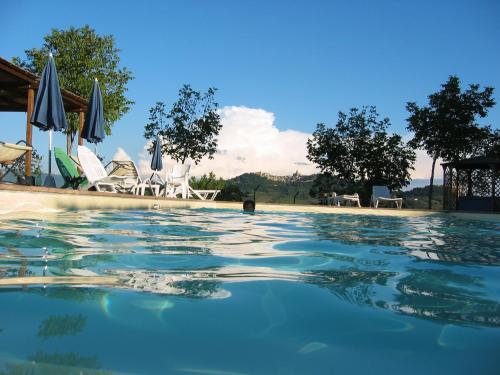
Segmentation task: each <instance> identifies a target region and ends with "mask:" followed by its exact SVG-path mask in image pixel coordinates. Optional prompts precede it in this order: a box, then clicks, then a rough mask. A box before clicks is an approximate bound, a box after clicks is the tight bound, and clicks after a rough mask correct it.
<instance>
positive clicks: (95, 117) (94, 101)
mask: <svg viewBox="0 0 500 375" xmlns="http://www.w3.org/2000/svg"><path fill="white" fill-rule="evenodd" d="M104 137H106V133H105V132H104V105H103V101H102V95H101V88H100V87H99V82H97V78H96V79H95V81H94V87H93V88H92V93H91V94H90V98H89V104H88V106H87V116H85V123H84V124H83V129H82V138H83V139H85V140H87V142H90V143H94V144H95V145H97V143H99V142H102V141H103V140H104ZM96 149H97V146H96Z"/></svg>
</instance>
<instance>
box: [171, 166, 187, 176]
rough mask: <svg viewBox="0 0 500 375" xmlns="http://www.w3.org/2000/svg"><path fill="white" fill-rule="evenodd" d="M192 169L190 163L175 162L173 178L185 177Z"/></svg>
mask: <svg viewBox="0 0 500 375" xmlns="http://www.w3.org/2000/svg"><path fill="white" fill-rule="evenodd" d="M189 169H191V165H190V164H175V165H174V167H173V168H172V178H184V177H185V176H186V174H188V173H189Z"/></svg>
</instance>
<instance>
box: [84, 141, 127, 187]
mask: <svg viewBox="0 0 500 375" xmlns="http://www.w3.org/2000/svg"><path fill="white" fill-rule="evenodd" d="M78 160H79V161H80V165H81V166H82V169H83V171H84V173H85V177H87V180H88V182H89V188H92V187H95V189H96V190H97V191H107V192H112V193H116V192H117V191H120V192H125V191H127V189H125V188H124V187H123V184H124V183H125V180H126V179H127V177H123V176H109V175H108V173H107V172H106V169H105V168H104V166H103V165H102V163H101V161H100V160H99V159H98V158H97V156H96V155H95V154H94V153H93V152H92V151H90V150H89V149H88V148H87V147H85V146H78Z"/></svg>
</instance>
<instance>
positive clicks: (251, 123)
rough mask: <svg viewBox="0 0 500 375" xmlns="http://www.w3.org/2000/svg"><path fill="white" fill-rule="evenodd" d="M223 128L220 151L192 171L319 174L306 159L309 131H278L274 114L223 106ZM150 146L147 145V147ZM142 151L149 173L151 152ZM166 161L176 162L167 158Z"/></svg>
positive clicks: (144, 168)
mask: <svg viewBox="0 0 500 375" xmlns="http://www.w3.org/2000/svg"><path fill="white" fill-rule="evenodd" d="M220 115H221V123H222V130H221V132H220V134H219V142H218V151H217V153H216V154H215V155H214V158H213V159H208V158H204V159H202V160H201V162H200V163H199V164H198V165H192V167H191V168H192V169H191V174H192V175H195V176H200V175H202V174H204V173H209V172H210V171H214V172H215V174H216V175H217V176H221V177H224V178H231V177H235V176H238V175H240V174H242V173H245V172H259V171H261V172H267V173H271V174H274V175H289V174H292V173H294V172H295V171H297V170H298V171H299V173H301V174H313V173H317V169H316V167H315V166H314V165H313V164H311V163H310V162H309V161H308V160H307V159H306V154H307V150H306V142H307V138H308V137H310V134H308V133H304V132H299V131H296V130H279V129H278V128H277V127H276V126H275V124H274V114H273V113H271V112H268V111H265V110H263V109H255V108H247V107H234V106H232V107H224V108H222V109H221V112H220ZM146 148H147V145H146V146H145V150H146ZM145 150H144V151H143V152H142V153H141V158H140V162H139V168H140V169H141V174H145V175H147V174H148V173H151V172H150V169H149V161H150V155H149V154H148V153H147V151H145ZM164 164H166V165H167V166H168V165H172V164H173V161H172V160H169V159H164Z"/></svg>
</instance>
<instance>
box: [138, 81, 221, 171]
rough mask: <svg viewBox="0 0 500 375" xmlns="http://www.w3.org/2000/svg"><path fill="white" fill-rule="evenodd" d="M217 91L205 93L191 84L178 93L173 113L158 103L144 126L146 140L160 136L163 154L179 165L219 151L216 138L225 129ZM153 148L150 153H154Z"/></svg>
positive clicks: (195, 161)
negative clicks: (219, 110) (216, 94)
mask: <svg viewBox="0 0 500 375" xmlns="http://www.w3.org/2000/svg"><path fill="white" fill-rule="evenodd" d="M216 90H217V89H215V88H209V89H208V91H207V92H206V93H204V94H202V93H201V92H199V91H195V90H193V89H192V88H191V86H190V85H184V86H183V87H182V88H181V89H180V90H179V99H178V100H177V101H176V102H175V103H174V105H173V106H172V108H171V109H170V111H167V108H166V105H165V103H163V102H157V103H156V105H155V106H154V107H152V108H151V109H150V110H149V123H148V124H146V126H145V127H144V137H145V138H146V139H148V140H154V139H155V138H156V136H157V135H159V136H160V137H161V138H162V140H163V146H162V154H164V155H165V154H166V155H168V156H170V157H171V158H172V159H174V160H175V161H177V162H181V163H184V162H185V161H186V160H188V159H191V160H192V161H193V162H194V163H195V164H198V163H199V162H200V160H201V159H202V158H203V157H204V156H206V155H208V158H209V159H212V158H213V155H214V154H215V152H216V151H217V136H218V135H219V132H220V130H221V129H222V124H221V122H220V116H219V113H218V111H217V109H218V104H217V102H216V101H215V92H216ZM152 149H153V146H151V149H150V150H149V151H150V152H152Z"/></svg>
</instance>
